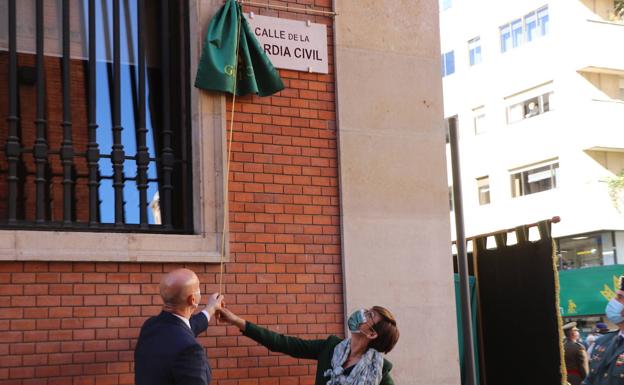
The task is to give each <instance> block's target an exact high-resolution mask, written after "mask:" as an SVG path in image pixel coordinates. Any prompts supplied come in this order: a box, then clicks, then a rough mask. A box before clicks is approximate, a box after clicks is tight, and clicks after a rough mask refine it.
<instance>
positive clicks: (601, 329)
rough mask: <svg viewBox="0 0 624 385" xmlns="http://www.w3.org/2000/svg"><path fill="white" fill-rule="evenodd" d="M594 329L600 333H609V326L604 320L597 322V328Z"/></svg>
mask: <svg viewBox="0 0 624 385" xmlns="http://www.w3.org/2000/svg"><path fill="white" fill-rule="evenodd" d="M594 330H595V332H596V333H598V334H607V333H609V327H608V326H607V324H606V323H604V322H598V323H596V328H595V329H594Z"/></svg>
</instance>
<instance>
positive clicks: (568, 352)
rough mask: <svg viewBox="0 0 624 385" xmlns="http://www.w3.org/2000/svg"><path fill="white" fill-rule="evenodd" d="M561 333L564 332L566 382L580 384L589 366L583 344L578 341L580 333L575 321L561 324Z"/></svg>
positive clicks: (571, 384)
mask: <svg viewBox="0 0 624 385" xmlns="http://www.w3.org/2000/svg"><path fill="white" fill-rule="evenodd" d="M563 333H564V334H565V339H564V341H563V350H564V354H565V364H566V373H567V376H568V382H569V383H570V385H580V384H581V382H582V381H583V380H584V379H585V377H587V372H588V370H589V368H588V362H587V352H586V351H585V347H584V346H583V344H582V343H580V342H579V338H580V334H579V330H578V328H577V327H576V322H569V323H567V324H565V325H563Z"/></svg>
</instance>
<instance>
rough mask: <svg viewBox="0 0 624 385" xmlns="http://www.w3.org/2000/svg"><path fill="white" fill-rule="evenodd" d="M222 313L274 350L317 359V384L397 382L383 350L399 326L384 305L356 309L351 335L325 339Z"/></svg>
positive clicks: (222, 317)
mask: <svg viewBox="0 0 624 385" xmlns="http://www.w3.org/2000/svg"><path fill="white" fill-rule="evenodd" d="M219 316H220V320H221V321H225V322H227V323H229V324H230V325H234V326H236V327H238V328H239V329H240V331H241V332H242V333H243V335H245V336H247V337H249V338H251V339H253V340H254V341H256V342H258V343H260V344H262V345H264V346H265V347H267V348H268V349H269V350H270V351H272V352H280V353H285V354H288V355H289V356H291V357H295V358H307V359H311V360H316V361H317V368H316V381H315V383H314V384H315V385H347V384H348V385H394V382H393V381H392V377H390V369H391V368H392V364H391V363H390V362H389V361H388V360H386V359H385V358H383V354H382V353H388V352H389V351H390V350H392V348H393V347H394V345H395V344H396V343H397V341H398V340H399V329H398V328H397V325H396V320H395V319H394V316H393V315H392V313H390V312H389V311H388V310H387V309H385V308H383V307H381V306H373V307H372V308H370V309H359V310H356V311H355V312H353V313H352V314H351V316H350V317H349V318H348V320H347V325H348V327H349V331H350V332H351V336H350V337H349V338H346V339H344V340H343V339H341V338H339V337H337V336H334V335H332V336H329V337H327V338H326V339H324V340H304V339H300V338H296V337H290V336H285V335H282V334H279V333H275V332H272V331H270V330H268V329H265V328H263V327H260V326H258V325H255V324H253V323H251V322H249V321H245V320H244V319H242V318H240V317H239V316H237V315H236V314H234V313H232V312H231V311H230V310H228V309H226V308H221V309H220V310H219Z"/></svg>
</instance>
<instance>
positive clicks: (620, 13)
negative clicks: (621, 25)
mask: <svg viewBox="0 0 624 385" xmlns="http://www.w3.org/2000/svg"><path fill="white" fill-rule="evenodd" d="M613 13H614V14H615V16H616V17H618V18H623V17H624V0H615V1H614V2H613Z"/></svg>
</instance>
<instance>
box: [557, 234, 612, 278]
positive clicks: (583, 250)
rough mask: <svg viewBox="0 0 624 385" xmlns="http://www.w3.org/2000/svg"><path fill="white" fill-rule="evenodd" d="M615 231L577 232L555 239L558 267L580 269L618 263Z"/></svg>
mask: <svg viewBox="0 0 624 385" xmlns="http://www.w3.org/2000/svg"><path fill="white" fill-rule="evenodd" d="M615 235H616V232H613V231H604V232H600V233H592V234H578V235H573V236H569V237H565V238H559V239H557V250H559V269H560V270H570V269H581V268H585V267H593V266H606V265H613V264H616V263H618V258H617V255H616V245H615Z"/></svg>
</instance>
